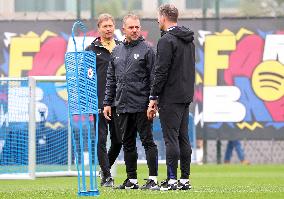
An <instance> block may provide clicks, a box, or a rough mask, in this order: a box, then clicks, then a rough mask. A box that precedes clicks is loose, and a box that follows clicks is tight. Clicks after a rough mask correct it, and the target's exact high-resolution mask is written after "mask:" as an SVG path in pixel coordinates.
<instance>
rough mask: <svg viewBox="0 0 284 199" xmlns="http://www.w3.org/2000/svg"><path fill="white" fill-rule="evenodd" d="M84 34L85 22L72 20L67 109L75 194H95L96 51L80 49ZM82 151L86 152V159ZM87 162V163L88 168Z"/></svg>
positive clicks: (96, 125) (67, 57) (96, 131)
mask: <svg viewBox="0 0 284 199" xmlns="http://www.w3.org/2000/svg"><path fill="white" fill-rule="evenodd" d="M78 27H79V28H80V29H81V30H82V31H83V32H84V38H83V44H82V45H83V48H82V49H83V51H80V52H78V51H77V47H76V40H75V31H76V28H78ZM85 37H86V27H85V25H84V24H83V23H82V22H81V21H76V22H75V23H74V25H73V27H72V38H73V42H74V47H75V52H67V53H66V54H65V67H66V81H67V91H68V110H69V119H70V125H71V130H72V144H73V148H74V158H75V163H76V168H77V171H78V195H79V196H98V195H99V190H98V185H97V178H96V167H97V143H98V96H97V74H96V54H95V53H94V52H92V51H84V49H85V48H84V42H85ZM93 115H94V116H95V117H94V119H95V133H91V132H92V130H93V129H94V128H93V126H92V125H93V124H94V122H92V121H91V120H90V117H92V116H93ZM85 143H86V144H85ZM85 154H87V158H86V157H85ZM87 160H88V161H87ZM87 164H89V165H88V166H89V167H88V166H87ZM85 167H88V168H89V172H90V181H89V189H88V190H87V186H86V184H87V182H86V173H87V171H86V168H85Z"/></svg>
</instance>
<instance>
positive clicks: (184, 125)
mask: <svg viewBox="0 0 284 199" xmlns="http://www.w3.org/2000/svg"><path fill="white" fill-rule="evenodd" d="M159 114H160V121H161V127H162V131H163V136H164V141H165V145H166V163H167V177H168V179H177V168H178V160H179V159H180V170H181V178H182V179H188V177H189V174H190V163H191V153H192V149H191V145H190V141H189V137H188V119H189V104H162V105H160V106H159Z"/></svg>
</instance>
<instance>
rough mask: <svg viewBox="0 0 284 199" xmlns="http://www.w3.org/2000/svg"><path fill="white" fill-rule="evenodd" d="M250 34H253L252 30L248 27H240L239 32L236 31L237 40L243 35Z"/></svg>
mask: <svg viewBox="0 0 284 199" xmlns="http://www.w3.org/2000/svg"><path fill="white" fill-rule="evenodd" d="M251 34H254V32H252V31H250V30H248V29H245V28H241V29H240V30H239V32H238V33H237V35H236V38H237V40H240V39H241V38H242V37H243V36H244V35H251Z"/></svg>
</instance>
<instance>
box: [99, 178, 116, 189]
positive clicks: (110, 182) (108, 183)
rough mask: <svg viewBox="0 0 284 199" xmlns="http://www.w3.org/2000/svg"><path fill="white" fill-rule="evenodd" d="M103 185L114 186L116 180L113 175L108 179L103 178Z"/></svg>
mask: <svg viewBox="0 0 284 199" xmlns="http://www.w3.org/2000/svg"><path fill="white" fill-rule="evenodd" d="M101 186H102V187H113V186H114V180H113V178H112V177H108V178H106V179H102V181H101Z"/></svg>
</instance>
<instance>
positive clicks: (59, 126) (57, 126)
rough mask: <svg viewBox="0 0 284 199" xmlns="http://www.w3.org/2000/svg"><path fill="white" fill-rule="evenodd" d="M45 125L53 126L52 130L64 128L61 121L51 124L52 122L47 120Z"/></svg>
mask: <svg viewBox="0 0 284 199" xmlns="http://www.w3.org/2000/svg"><path fill="white" fill-rule="evenodd" d="M45 127H47V128H51V129H52V130H56V129H58V128H63V127H64V125H63V124H61V123H60V122H55V123H54V124H51V123H50V122H46V123H45Z"/></svg>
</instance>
